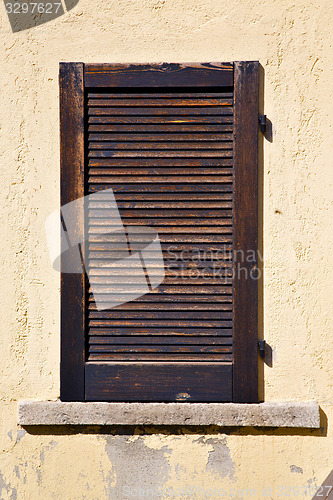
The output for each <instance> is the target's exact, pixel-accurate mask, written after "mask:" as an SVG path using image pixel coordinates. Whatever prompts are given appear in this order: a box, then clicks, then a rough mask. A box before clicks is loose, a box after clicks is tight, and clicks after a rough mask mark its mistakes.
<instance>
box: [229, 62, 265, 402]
mask: <svg viewBox="0 0 333 500" xmlns="http://www.w3.org/2000/svg"><path fill="white" fill-rule="evenodd" d="M258 109H259V63H258V62H257V61H250V62H236V63H235V64H234V220H233V225H234V289H233V312H234V363H233V401H234V402H238V403H256V402H258V334H257V324H258V281H257V277H258V276H257V272H258V270H257V259H258ZM250 252H251V253H253V254H254V255H255V259H256V260H255V262H254V261H250V257H251V253H250Z"/></svg>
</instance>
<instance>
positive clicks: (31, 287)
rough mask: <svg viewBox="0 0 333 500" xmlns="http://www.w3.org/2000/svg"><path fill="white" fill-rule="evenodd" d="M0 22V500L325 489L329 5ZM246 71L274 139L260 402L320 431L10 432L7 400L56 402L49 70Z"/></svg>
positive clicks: (273, 4) (277, 3)
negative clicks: (257, 83)
mask: <svg viewBox="0 0 333 500" xmlns="http://www.w3.org/2000/svg"><path fill="white" fill-rule="evenodd" d="M0 14H1V21H2V26H1V28H0V37H1V42H2V43H1V52H2V55H1V61H2V64H1V92H2V96H3V99H2V104H1V107H0V126H1V139H0V140H1V146H0V154H1V168H0V178H1V181H0V182H1V190H0V197H1V202H0V206H1V231H2V234H1V239H0V259H1V260H0V262H1V276H2V283H1V285H2V286H1V289H2V293H1V297H2V298H1V304H2V307H1V351H0V352H1V372H2V374H1V380H0V386H1V395H0V398H1V407H0V415H1V417H0V419H1V423H0V425H1V428H0V445H1V455H0V471H1V472H0V498H1V499H9V498H13V499H15V498H18V499H26V498H27V499H37V498H43V499H45V498H61V499H82V498H87V499H101V498H112V499H118V498H126V496H125V495H126V494H127V493H128V489H126V488H125V489H124V487H126V486H127V487H130V488H131V487H133V488H134V487H138V486H139V487H142V488H152V487H153V488H155V487H159V488H161V489H163V488H166V489H167V488H172V487H173V488H179V487H180V488H182V487H184V488H190V487H191V486H193V487H197V488H200V487H201V488H202V489H205V490H208V489H209V488H213V489H214V488H215V487H216V488H217V489H218V490H219V489H221V488H223V489H224V491H225V492H226V495H227V494H228V493H229V491H230V490H231V495H232V496H233V497H234V498H243V497H244V498H247V497H250V496H251V495H252V498H254V494H253V492H252V494H251V493H250V492H248V493H247V494H246V492H245V493H244V494H243V495H242V493H241V492H238V493H237V491H238V490H241V489H245V490H246V489H248V490H249V489H250V488H251V489H252V490H255V498H271V499H274V500H275V499H277V498H280V497H281V496H282V497H283V496H288V494H289V493H291V496H293V495H294V496H296V497H297V490H294V492H293V491H291V492H290V491H289V490H288V487H300V490H299V495H298V497H302V495H303V490H302V487H304V486H306V485H313V484H314V483H315V482H316V483H317V484H318V485H320V484H321V482H322V481H323V480H324V479H325V477H326V476H327V475H328V473H329V472H330V471H331V469H332V468H333V445H332V431H331V428H330V427H331V426H330V421H331V419H332V418H333V407H332V401H333V377H332V371H333V355H332V349H331V335H332V330H333V328H332V327H333V325H332V318H333V301H332V297H333V287H332V282H333V280H332V263H333V262H332V250H333V248H332V233H333V232H332V228H331V224H332V217H333V213H332V176H333V175H332V171H333V170H332V159H333V142H332V132H333V130H332V116H333V72H332V57H333V49H332V44H333V34H332V24H333V7H332V2H331V0H322V1H320V2H319V1H316V2H311V1H305V0H304V1H296V2H292V1H291V2H290V1H289V2H287V1H284V0H267V1H266V2H253V1H251V0H242V1H238V0H235V1H233V2H221V1H219V0H195V1H194V0H183V1H176V0H157V1H155V0H150V1H148V0H133V1H125V0H120V1H119V2H116V1H108V2H102V1H100V2H97V1H96V0H95V1H91V0H80V2H79V4H78V6H77V7H75V8H74V9H73V10H72V11H70V12H69V13H67V14H66V15H64V16H63V17H60V18H58V19H56V20H54V21H52V22H50V23H47V24H45V25H43V26H40V27H36V28H33V29H31V30H28V31H22V32H19V33H16V34H13V33H12V32H11V30H10V26H9V23H8V20H7V16H6V12H5V8H4V5H3V4H1V6H0ZM253 59H259V60H260V62H261V64H262V66H263V68H264V70H265V75H264V95H263V96H262V97H263V99H262V100H263V102H264V111H265V113H266V114H267V115H268V117H269V119H270V120H271V122H272V124H273V141H272V142H269V141H267V140H265V141H264V142H263V161H262V166H261V168H262V175H261V186H262V196H261V197H262V199H263V210H262V222H263V246H264V261H265V265H264V267H265V272H264V283H263V293H262V295H263V314H262V322H261V323H262V325H261V326H263V329H264V335H265V338H266V340H267V342H268V343H269V344H270V345H271V347H272V348H273V352H274V356H273V366H272V367H267V366H265V367H264V379H265V384H264V387H261V392H262V395H264V397H265V399H266V400H280V401H281V400H303V401H306V400H317V401H318V402H319V403H320V405H321V408H322V410H323V412H324V414H326V416H327V419H328V428H326V425H323V429H322V430H321V431H311V432H307V431H290V432H289V431H282V430H279V429H276V430H271V431H261V430H254V429H245V430H242V431H239V430H237V429H231V430H230V431H228V432H227V433H224V432H222V431H219V430H217V429H207V430H206V431H205V433H204V434H203V433H202V430H200V429H199V430H197V429H196V430H195V429H194V430H193V429H192V430H191V429H183V430H181V431H179V430H169V431H167V430H160V429H157V430H155V432H154V430H152V429H136V430H135V433H134V435H133V434H128V435H124V434H119V433H118V434H117V433H116V432H115V430H111V431H110V432H109V431H107V432H106V431H104V434H103V433H95V432H89V430H85V432H84V433H80V432H73V433H69V432H67V431H66V432H62V431H61V430H59V431H58V432H54V431H52V430H48V429H45V430H44V432H42V433H39V434H33V433H31V432H26V431H25V430H23V429H18V428H17V400H20V399H34V398H35V399H56V398H57V397H58V396H59V275H58V274H57V273H56V272H55V271H53V270H52V268H51V266H50V263H49V259H48V253H47V249H46V241H45V236H44V221H45V218H46V216H47V215H48V214H49V213H50V212H51V211H52V210H54V209H55V208H57V207H58V204H59V138H58V129H59V121H58V64H59V61H83V62H163V61H171V62H177V61H180V62H194V61H199V62H205V61H233V60H253ZM261 368H262V369H263V366H262V365H261ZM323 423H324V424H325V416H324V418H323ZM280 486H282V487H283V488H286V489H285V490H284V491H283V492H281V490H280V489H279V487H280ZM262 488H265V493H266V494H264V493H263V492H262ZM269 488H271V490H269ZM132 493H133V492H132ZM139 493H140V492H138V491H137V492H136V496H132V498H139ZM180 493H181V492H180ZM206 493H207V491H206ZM281 493H283V495H280V494H281ZM168 495H169V496H172V490H167V491H165V492H164V493H163V494H162V498H167V497H168ZM200 495H201V497H203V491H201V492H199V493H198V495H196V494H195V493H194V490H192V493H188V495H187V496H186V490H185V491H184V498H196V497H198V498H199V497H200ZM308 497H309V495H308ZM129 498H131V497H129ZM310 498H311V496H310Z"/></svg>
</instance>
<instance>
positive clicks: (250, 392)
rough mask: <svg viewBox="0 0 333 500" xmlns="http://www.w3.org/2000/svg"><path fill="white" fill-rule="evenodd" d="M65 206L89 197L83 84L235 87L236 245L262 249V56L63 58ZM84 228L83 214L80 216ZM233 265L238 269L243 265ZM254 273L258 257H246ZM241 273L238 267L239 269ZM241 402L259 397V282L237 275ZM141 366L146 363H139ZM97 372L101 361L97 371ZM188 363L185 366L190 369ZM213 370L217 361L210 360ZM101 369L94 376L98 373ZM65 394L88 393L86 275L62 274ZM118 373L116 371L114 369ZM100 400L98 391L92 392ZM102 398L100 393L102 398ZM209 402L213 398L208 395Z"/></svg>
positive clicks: (236, 381) (236, 390)
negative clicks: (122, 60) (143, 61)
mask: <svg viewBox="0 0 333 500" xmlns="http://www.w3.org/2000/svg"><path fill="white" fill-rule="evenodd" d="M59 83H60V145H61V149H60V151H61V153H60V156H61V205H62V206H63V205H65V204H66V203H69V202H70V201H73V200H75V199H77V198H80V197H82V196H84V194H85V193H84V87H88V86H89V87H94V86H95V87H117V86H122V87H154V86H163V87H177V86H178V87H183V86H187V87H189V86H193V87H197V86H208V85H209V86H230V87H231V86H233V87H234V123H235V130H234V132H235V133H234V189H235V191H234V249H235V250H243V252H244V254H246V252H247V251H248V250H253V251H254V252H255V253H256V255H257V249H258V237H257V234H258V200H257V192H258V181H257V176H258V167H257V164H258V100H259V63H258V62H257V61H251V62H237V63H206V64H161V65H156V64H155V65H132V64H130V65H119V64H117V65H110V64H86V65H84V64H83V63H61V64H60V78H59ZM76 229H77V231H78V232H79V234H81V235H83V234H84V214H83V213H82V217H81V218H80V219H79V220H78V221H77V227H76ZM239 263H240V262H239V259H237V260H236V262H235V263H234V270H235V272H236V273H237V264H239ZM241 264H242V266H243V267H245V268H246V269H247V271H248V272H250V271H252V272H253V269H254V267H255V266H256V263H254V262H247V261H246V260H245V261H243V262H241ZM236 276H237V274H236ZM233 307H234V309H233V311H234V318H235V319H234V362H233V397H232V400H233V401H234V402H244V403H245V402H246V403H254V402H257V401H258V354H257V341H258V338H257V317H258V313H257V309H258V287H257V281H256V280H254V279H246V278H245V277H244V274H242V275H241V278H240V279H236V280H235V281H234V306H233ZM140 366H142V363H141V364H140ZM96 369H97V371H98V366H97V367H95V368H94V370H96ZM183 369H185V368H183ZM209 369H211V367H209ZM94 370H91V371H89V374H88V376H93V373H94ZM60 372H61V373H60V375H61V384H60V388H61V390H60V397H61V400H62V401H84V400H85V383H84V380H85V277H84V275H83V274H65V273H63V274H62V276H61V365H60ZM111 374H112V371H111ZM89 399H94V398H91V397H90V398H89ZM97 399H100V398H97ZM206 401H208V399H207V400H206Z"/></svg>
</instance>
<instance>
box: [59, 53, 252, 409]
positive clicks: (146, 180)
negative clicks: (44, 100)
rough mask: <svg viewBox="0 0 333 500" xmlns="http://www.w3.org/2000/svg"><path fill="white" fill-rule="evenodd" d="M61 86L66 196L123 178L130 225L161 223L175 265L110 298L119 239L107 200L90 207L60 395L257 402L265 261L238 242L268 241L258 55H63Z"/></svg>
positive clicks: (167, 257)
mask: <svg viewBox="0 0 333 500" xmlns="http://www.w3.org/2000/svg"><path fill="white" fill-rule="evenodd" d="M60 88H61V101H60V111H61V161H62V182H61V186H62V198H61V203H62V205H64V204H65V203H68V202H69V201H73V200H74V199H76V198H78V197H80V196H83V195H88V194H92V193H101V191H103V190H105V189H109V188H112V189H113V192H114V194H115V198H116V201H117V205H118V208H119V212H120V215H121V218H122V222H123V224H124V228H125V230H126V228H127V227H128V226H132V227H133V226H134V227H139V228H140V227H144V226H150V227H153V228H154V229H156V230H157V232H158V235H159V239H160V242H161V247H162V250H163V257H164V263H165V274H166V275H165V279H164V281H163V283H161V284H160V285H159V286H158V287H157V288H153V289H152V290H151V291H150V292H149V293H147V294H145V295H143V296H141V297H139V298H137V299H135V300H132V301H130V302H127V303H124V304H122V305H120V306H117V307H115V308H112V309H107V310H102V311H100V310H98V309H97V307H96V304H95V301H94V295H93V294H92V293H91V292H92V290H91V286H92V285H94V287H95V288H94V293H96V287H97V293H99V294H101V295H100V298H101V297H103V294H105V296H106V299H105V300H107V292H108V286H109V285H108V283H109V282H108V268H107V266H105V262H107V257H108V256H110V252H112V248H113V242H114V241H115V239H114V235H112V234H105V233H104V231H105V227H107V226H108V225H110V220H108V219H106V218H105V212H103V210H100V208H103V207H104V208H105V207H106V206H107V205H104V204H103V203H99V204H98V203H96V204H94V203H92V204H91V205H90V207H89V210H88V213H86V214H84V213H82V214H81V215H80V216H79V218H80V220H79V221H78V224H77V226H76V228H77V231H79V232H81V234H85V238H86V241H85V244H84V245H82V248H81V252H82V259H83V261H84V263H85V265H86V267H87V269H89V280H90V284H89V283H88V280H87V278H86V277H84V276H83V275H75V274H73V275H71V274H63V275H62V359H61V398H62V399H63V400H82V401H83V400H87V401H91V400H105V401H189V402H191V401H205V402H209V401H210V402H217V401H241V402H245V401H246V402H255V401H257V281H256V280H255V279H249V276H247V277H246V273H245V271H246V270H247V272H249V271H251V270H253V266H255V265H256V263H255V262H253V261H251V262H248V261H247V260H246V259H242V261H241V266H242V267H243V273H242V274H241V273H240V272H239V264H240V262H239V259H235V258H234V255H235V252H234V251H235V250H238V251H243V252H244V253H243V254H242V255H245V253H246V252H247V250H253V251H254V252H256V249H257V133H258V132H257V131H258V63H256V62H245V63H235V64H233V63H225V64H205V65H204V64H203V65H200V64H197V65H153V66H138V65H128V66H125V65H83V64H81V63H68V64H66V63H63V64H61V69H60ZM83 239H84V237H83ZM237 255H241V254H240V253H239V252H238V253H237ZM113 256H114V255H113ZM119 270H120V275H119V276H120V278H119V293H120V294H124V293H125V294H126V287H127V285H129V284H130V286H135V283H136V277H135V274H134V275H133V273H131V271H130V270H127V271H126V270H124V273H122V271H121V267H120V269H119ZM117 286H118V285H117ZM113 290H114V289H113Z"/></svg>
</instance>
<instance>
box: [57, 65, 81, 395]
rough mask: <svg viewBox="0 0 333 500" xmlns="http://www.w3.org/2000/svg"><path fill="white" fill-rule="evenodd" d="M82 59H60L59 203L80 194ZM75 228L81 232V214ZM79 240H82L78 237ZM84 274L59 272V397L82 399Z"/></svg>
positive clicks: (75, 197) (69, 200)
mask: <svg viewBox="0 0 333 500" xmlns="http://www.w3.org/2000/svg"><path fill="white" fill-rule="evenodd" d="M83 67H84V66H83V64H82V63H61V64H60V74H59V86H60V175H61V180H60V185H61V196H60V203H61V206H63V205H66V203H70V202H71V201H74V200H75V199H77V198H81V197H82V196H84V83H83ZM80 215H81V217H80V218H78V220H77V225H76V228H75V230H76V231H77V232H78V235H79V236H80V235H81V236H83V235H84V214H83V213H82V214H80ZM81 241H83V240H81ZM84 362H85V276H84V274H83V273H82V274H67V273H61V356H60V398H61V400H62V401H84Z"/></svg>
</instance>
